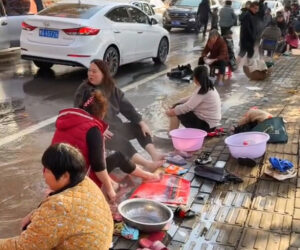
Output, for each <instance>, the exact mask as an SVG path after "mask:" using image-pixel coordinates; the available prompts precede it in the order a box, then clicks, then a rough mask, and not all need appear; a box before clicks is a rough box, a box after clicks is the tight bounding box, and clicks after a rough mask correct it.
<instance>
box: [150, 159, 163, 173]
mask: <svg viewBox="0 0 300 250" xmlns="http://www.w3.org/2000/svg"><path fill="white" fill-rule="evenodd" d="M165 162H166V161H165V160H158V161H149V163H148V164H147V166H146V168H147V170H148V171H150V172H154V171H155V170H156V169H158V168H159V167H161V166H162V165H163V164H164V163H165Z"/></svg>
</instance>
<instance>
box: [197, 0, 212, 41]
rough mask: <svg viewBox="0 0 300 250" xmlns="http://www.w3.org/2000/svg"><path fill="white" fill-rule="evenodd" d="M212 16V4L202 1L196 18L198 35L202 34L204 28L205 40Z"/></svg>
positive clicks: (205, 0) (206, 0)
mask: <svg viewBox="0 0 300 250" xmlns="http://www.w3.org/2000/svg"><path fill="white" fill-rule="evenodd" d="M210 14H211V10H210V4H209V1H208V0H202V1H201V2H200V4H199V7H198V11H197V17H196V33H199V32H200V29H201V27H202V26H203V38H204V37H205V36H206V30H207V24H208V19H209V15H210Z"/></svg>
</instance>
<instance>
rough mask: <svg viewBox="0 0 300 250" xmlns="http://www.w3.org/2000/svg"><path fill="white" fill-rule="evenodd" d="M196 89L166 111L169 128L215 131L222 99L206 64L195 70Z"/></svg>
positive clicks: (219, 116)
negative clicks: (181, 127)
mask: <svg viewBox="0 0 300 250" xmlns="http://www.w3.org/2000/svg"><path fill="white" fill-rule="evenodd" d="M193 78H194V83H195V85H196V89H195V91H194V92H193V94H192V95H191V96H189V97H186V98H184V99H182V100H180V101H179V103H177V104H175V105H174V106H173V107H172V108H171V109H169V110H167V111H166V114H167V116H169V117H170V127H169V130H173V129H176V128H178V127H179V125H180V123H182V125H183V126H185V127H187V128H198V129H202V130H205V131H207V132H209V131H213V130H214V129H215V128H216V126H218V125H219V122H220V120H221V100H220V96H219V93H218V91H217V90H216V89H215V87H214V85H213V83H212V81H211V80H210V79H209V78H208V69H207V67H206V66H198V67H196V68H195V69H194V72H193Z"/></svg>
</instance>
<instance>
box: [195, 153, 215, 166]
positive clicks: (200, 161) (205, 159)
mask: <svg viewBox="0 0 300 250" xmlns="http://www.w3.org/2000/svg"><path fill="white" fill-rule="evenodd" d="M211 162H212V158H211V157H210V152H205V151H204V152H202V153H201V155H200V156H199V157H198V158H197V159H196V160H195V164H196V165H206V164H208V163H211Z"/></svg>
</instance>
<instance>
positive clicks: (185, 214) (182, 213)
mask: <svg viewBox="0 0 300 250" xmlns="http://www.w3.org/2000/svg"><path fill="white" fill-rule="evenodd" d="M174 215H175V216H176V217H179V218H185V219H186V218H194V217H195V216H196V213H195V212H194V211H192V210H190V209H188V210H184V209H182V208H181V207H180V206H179V207H177V208H176V209H175V211H174Z"/></svg>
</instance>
